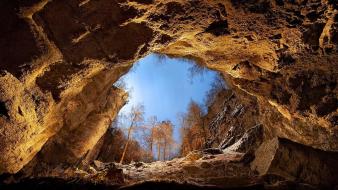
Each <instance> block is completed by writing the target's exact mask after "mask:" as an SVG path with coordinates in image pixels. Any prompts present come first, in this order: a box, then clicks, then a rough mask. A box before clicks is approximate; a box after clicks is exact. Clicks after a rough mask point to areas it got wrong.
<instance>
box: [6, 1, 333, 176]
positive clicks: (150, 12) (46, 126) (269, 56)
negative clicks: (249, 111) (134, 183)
mask: <svg viewBox="0 0 338 190" xmlns="http://www.w3.org/2000/svg"><path fill="white" fill-rule="evenodd" d="M337 8H338V7H337V1H335V0H321V1H319V0H297V1H286V0H285V1H284V0H248V1H242V0H238V1H237V0H129V1H126V0H26V1H22V0H2V1H1V2H0V24H1V26H2V27H1V28H0V34H1V39H0V51H1V53H0V70H1V71H0V155H1V157H0V173H16V172H18V171H19V170H20V169H22V168H23V167H24V166H25V165H27V164H28V163H29V162H30V164H33V165H34V162H37V161H39V160H42V161H43V162H46V163H50V164H59V163H66V164H73V163H76V162H78V161H81V160H82V159H85V157H87V156H88V152H91V150H92V149H93V148H94V146H95V145H96V144H97V142H98V141H99V139H100V138H101V137H102V136H103V135H104V133H105V130H107V128H108V127H107V125H108V123H109V122H110V121H112V120H113V118H114V116H115V115H116V113H117V111H118V110H119V109H120V108H121V106H122V105H123V104H124V101H125V97H126V96H125V94H124V92H122V91H121V90H119V89H116V88H112V86H113V83H114V82H115V81H116V80H118V78H119V77H120V76H122V75H123V74H125V73H127V72H128V70H129V68H130V67H131V65H132V64H133V63H134V62H136V61H137V60H138V59H140V58H141V57H143V56H145V55H147V54H149V53H151V52H157V53H163V54H168V55H171V56H177V57H186V58H190V59H193V60H195V61H196V62H197V63H198V64H201V65H203V66H206V67H208V68H210V69H214V70H217V71H219V72H221V73H222V74H223V75H224V77H225V78H226V79H227V81H228V83H229V84H230V85H231V86H233V87H234V88H236V89H237V90H236V93H243V94H246V95H248V96H252V97H253V98H254V99H255V100H256V101H257V106H258V112H259V113H258V122H257V123H261V124H262V126H263V127H264V138H265V139H266V140H268V139H272V138H274V137H276V136H278V137H282V138H286V139H290V140H292V141H294V142H297V143H299V144H303V145H306V146H310V147H313V148H316V149H321V150H323V151H338V131H337V130H338V128H337V127H338V123H337V122H338V121H337V120H338V112H337V107H338V96H337V95H338V87H337V78H338V69H337V68H338V61H337V60H338V52H337V47H338V10H337ZM237 91H238V92H237ZM282 144H283V143H282ZM280 147H281V148H283V146H280ZM277 150H279V149H277ZM310 152H311V151H310ZM299 154H300V155H301V154H302V153H299ZM297 155H298V153H297ZM285 159H287V158H285ZM318 162H319V163H320V161H318ZM272 166H273V165H272ZM270 168H271V167H270ZM272 168H273V167H272ZM188 169H191V170H194V168H188Z"/></svg>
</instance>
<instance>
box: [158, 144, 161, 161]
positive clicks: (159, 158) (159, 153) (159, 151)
mask: <svg viewBox="0 0 338 190" xmlns="http://www.w3.org/2000/svg"><path fill="white" fill-rule="evenodd" d="M157 159H158V160H161V144H160V142H158V143H157Z"/></svg>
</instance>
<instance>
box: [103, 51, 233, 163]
mask: <svg viewBox="0 0 338 190" xmlns="http://www.w3.org/2000/svg"><path fill="white" fill-rule="evenodd" d="M114 85H115V86H116V87H118V88H121V89H124V90H125V91H127V92H128V100H127V103H126V105H125V106H124V107H123V108H122V109H121V110H120V112H119V114H118V116H117V117H116V119H115V121H114V122H113V124H112V125H111V128H110V131H111V138H115V139H117V138H118V139H119V141H118V142H117V141H115V142H114V141H112V142H111V145H110V146H106V149H107V151H103V152H102V153H100V156H99V158H100V159H101V160H102V161H104V162H109V161H115V162H120V163H124V164H129V163H130V162H148V163H149V162H154V161H167V160H172V159H174V158H177V157H182V156H186V155H187V154H188V153H189V152H191V151H194V150H200V149H203V148H205V146H206V144H208V140H209V139H208V138H209V137H208V136H210V134H209V133H208V132H207V129H206V128H207V124H206V121H205V120H206V117H207V113H208V109H210V108H211V107H212V105H211V104H212V103H213V101H214V99H215V98H216V95H218V94H219V93H220V92H221V91H225V90H226V89H227V88H228V87H227V85H226V83H225V81H224V79H223V78H222V76H221V74H220V73H218V72H216V71H213V70H209V69H207V68H206V67H204V66H201V65H199V64H197V63H196V62H195V61H193V60H191V59H186V58H177V57H170V56H167V55H163V54H156V53H152V54H150V55H148V56H146V57H144V58H142V59H141V60H139V61H138V62H137V63H135V64H134V66H133V67H132V68H131V70H130V71H129V72H128V73H127V74H125V75H124V76H122V77H121V78H120V79H119V80H118V81H117V82H116V83H115V84H114Z"/></svg>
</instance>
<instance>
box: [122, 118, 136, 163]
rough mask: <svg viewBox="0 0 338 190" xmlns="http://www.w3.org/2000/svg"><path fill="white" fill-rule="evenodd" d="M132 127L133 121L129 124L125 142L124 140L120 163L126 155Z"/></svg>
mask: <svg viewBox="0 0 338 190" xmlns="http://www.w3.org/2000/svg"><path fill="white" fill-rule="evenodd" d="M132 128H133V123H132V124H131V125H130V127H129V129H128V136H127V142H126V144H125V145H124V148H123V153H122V156H121V159H120V164H122V163H123V160H124V157H125V155H126V152H127V148H128V144H129V141H130V137H131V130H132Z"/></svg>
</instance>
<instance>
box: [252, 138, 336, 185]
mask: <svg viewBox="0 0 338 190" xmlns="http://www.w3.org/2000/svg"><path fill="white" fill-rule="evenodd" d="M337 161H338V153H337V152H325V151H322V150H318V149H314V148H311V147H306V146H304V145H301V144H297V143H294V142H291V141H289V140H286V139H280V138H275V139H272V140H270V141H267V142H264V143H263V144H262V145H261V146H260V147H259V148H258V149H257V151H256V153H255V160H254V161H253V162H252V163H251V168H252V169H253V170H256V171H258V172H259V174H260V175H266V176H269V175H270V176H275V178H277V177H279V178H280V179H281V180H282V181H283V180H286V181H298V182H304V183H308V184H314V185H319V186H322V187H331V188H332V187H334V186H335V185H337V182H338V178H337V177H338V176H337V174H336V173H337V171H338V166H337V164H335V163H337Z"/></svg>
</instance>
